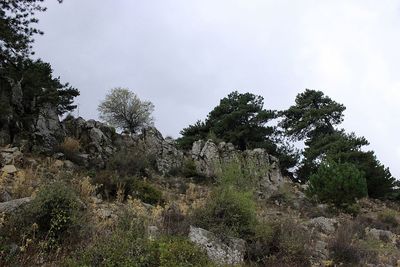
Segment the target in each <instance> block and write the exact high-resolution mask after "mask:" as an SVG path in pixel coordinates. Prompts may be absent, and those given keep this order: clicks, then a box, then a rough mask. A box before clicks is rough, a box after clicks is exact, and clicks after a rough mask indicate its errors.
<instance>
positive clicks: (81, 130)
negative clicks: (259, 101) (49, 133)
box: [62, 117, 117, 168]
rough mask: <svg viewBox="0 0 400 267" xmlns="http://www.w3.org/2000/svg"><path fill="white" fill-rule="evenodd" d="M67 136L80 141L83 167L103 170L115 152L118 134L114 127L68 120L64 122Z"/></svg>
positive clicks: (91, 121)
mask: <svg viewBox="0 0 400 267" xmlns="http://www.w3.org/2000/svg"><path fill="white" fill-rule="evenodd" d="M62 125H63V128H64V131H65V134H66V136H68V137H72V138H74V139H76V140H79V143H80V145H81V149H82V153H81V154H79V155H77V158H79V159H80V160H79V161H80V162H82V163H83V165H87V166H90V167H97V168H103V167H105V164H106V162H107V160H108V158H109V157H110V156H111V155H112V154H113V153H114V152H115V150H116V147H115V140H116V138H117V133H116V132H115V129H114V128H113V127H110V126H107V125H105V124H104V123H101V122H98V121H95V120H88V121H86V120H84V119H83V118H81V117H79V118H76V119H75V118H67V119H65V120H64V121H63V122H62Z"/></svg>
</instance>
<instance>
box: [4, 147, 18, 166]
mask: <svg viewBox="0 0 400 267" xmlns="http://www.w3.org/2000/svg"><path fill="white" fill-rule="evenodd" d="M22 156H23V154H22V153H21V151H19V149H18V147H12V148H3V149H0V160H1V162H0V165H10V164H14V163H15V162H16V161H19V160H20V159H21V158H22Z"/></svg>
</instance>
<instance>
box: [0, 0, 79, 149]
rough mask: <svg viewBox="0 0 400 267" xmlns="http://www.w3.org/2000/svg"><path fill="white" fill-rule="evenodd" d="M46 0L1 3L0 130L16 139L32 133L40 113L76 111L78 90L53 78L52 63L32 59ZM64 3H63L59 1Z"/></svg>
mask: <svg viewBox="0 0 400 267" xmlns="http://www.w3.org/2000/svg"><path fill="white" fill-rule="evenodd" d="M42 2H43V0H33V1H27V0H15V1H0V7H1V9H0V88H1V91H0V103H1V104H0V123H1V124H0V125H1V128H0V130H4V131H6V132H8V133H7V135H9V138H8V139H9V140H4V141H5V142H13V139H14V136H15V135H16V134H17V133H18V134H20V135H21V134H22V133H27V134H29V133H31V132H32V127H33V125H34V124H35V121H36V120H37V118H38V116H39V115H40V112H41V111H42V110H43V109H53V110H55V111H56V113H57V114H58V115H62V114H64V113H65V112H69V111H71V110H73V109H75V108H76V106H75V105H73V99H74V97H76V96H78V95H79V91H78V90H77V89H75V88H73V87H71V86H69V84H68V83H66V84H63V83H61V81H60V79H59V78H55V77H53V73H52V72H53V70H52V68H51V65H50V64H49V63H46V62H43V61H42V60H40V59H38V60H33V59H30V58H29V56H30V55H31V54H33V52H32V46H31V45H32V43H33V41H34V39H33V37H34V35H35V34H41V33H42V32H41V31H40V30H38V29H37V28H35V27H34V24H36V23H37V22H38V20H37V19H36V18H35V13H36V12H43V11H45V10H46V8H45V7H43V6H42ZM59 2H61V1H59Z"/></svg>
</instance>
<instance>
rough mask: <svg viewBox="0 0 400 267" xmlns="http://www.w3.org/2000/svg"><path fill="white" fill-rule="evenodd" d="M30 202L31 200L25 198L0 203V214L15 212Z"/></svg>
mask: <svg viewBox="0 0 400 267" xmlns="http://www.w3.org/2000/svg"><path fill="white" fill-rule="evenodd" d="M30 201H32V198H30V197H25V198H20V199H14V200H10V201H7V202H3V203H0V213H3V212H4V213H11V212H13V211H15V210H16V209H17V208H19V207H20V206H22V205H23V204H26V203H28V202H30Z"/></svg>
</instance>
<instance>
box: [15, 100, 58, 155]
mask: <svg viewBox="0 0 400 267" xmlns="http://www.w3.org/2000/svg"><path fill="white" fill-rule="evenodd" d="M64 136H65V133H64V131H63V129H62V126H61V123H60V119H59V117H58V114H57V109H56V108H55V107H53V106H50V105H47V106H45V107H44V108H42V109H41V110H40V112H39V116H38V118H37V120H36V123H35V125H33V138H32V139H33V140H32V144H33V146H32V148H31V149H32V151H35V152H38V153H47V154H50V153H53V152H54V150H55V149H56V148H57V146H58V145H59V143H60V142H61V141H62V139H63V138H64ZM16 142H17V143H19V142H21V140H17V141H16Z"/></svg>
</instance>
